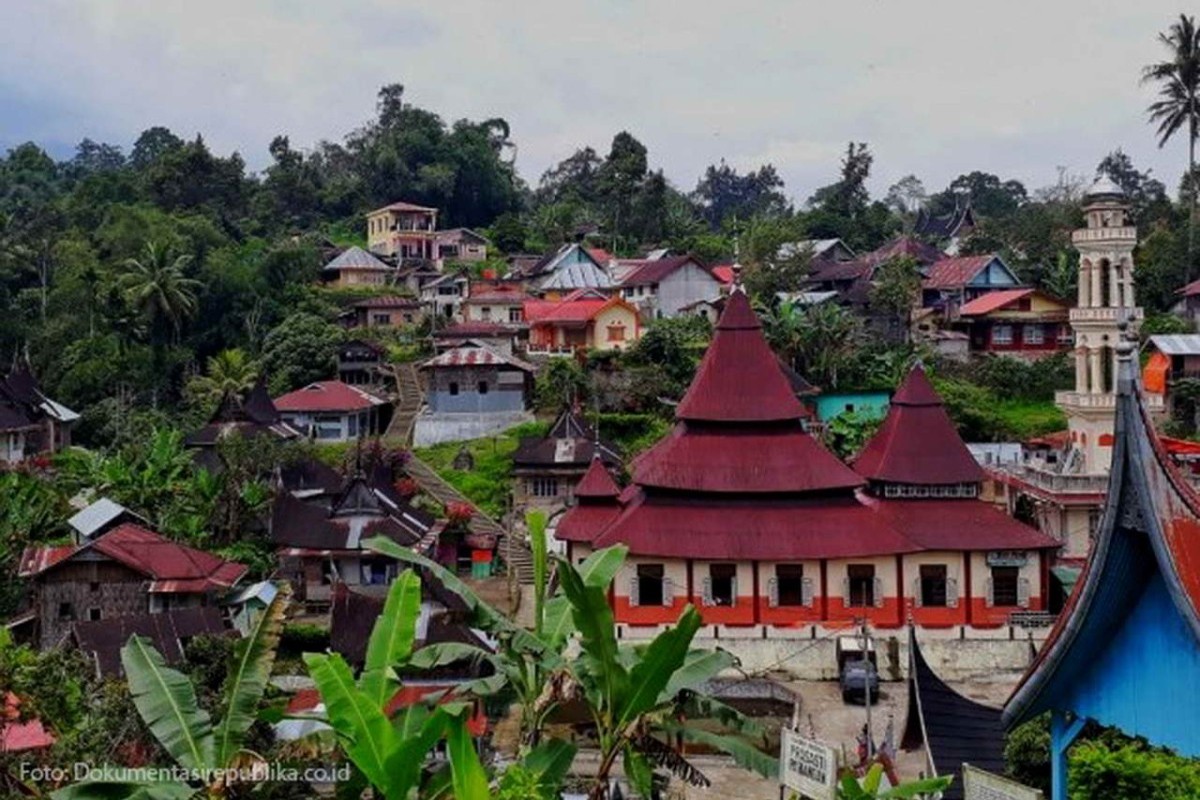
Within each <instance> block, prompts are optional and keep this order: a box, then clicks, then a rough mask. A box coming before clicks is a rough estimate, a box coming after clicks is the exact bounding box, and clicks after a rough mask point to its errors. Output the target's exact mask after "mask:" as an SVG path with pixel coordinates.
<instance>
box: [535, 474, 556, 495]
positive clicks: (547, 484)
mask: <svg viewBox="0 0 1200 800" xmlns="http://www.w3.org/2000/svg"><path fill="white" fill-rule="evenodd" d="M529 493H530V494H531V495H533V496H534V497H558V478H531V479H530V481H529Z"/></svg>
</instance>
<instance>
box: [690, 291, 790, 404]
mask: <svg viewBox="0 0 1200 800" xmlns="http://www.w3.org/2000/svg"><path fill="white" fill-rule="evenodd" d="M803 416H804V408H803V406H801V404H800V401H799V400H797V399H796V395H795V394H794V393H793V392H792V387H791V386H790V385H789V383H788V380H787V378H786V377H785V376H784V374H783V370H782V369H780V367H779V361H778V359H776V357H775V354H774V353H773V352H771V348H770V346H768V345H767V340H766V339H765V338H764V337H763V333H762V324H761V323H760V322H759V321H758V317H757V316H756V315H755V313H754V310H753V309H752V308H751V307H750V300H749V298H748V297H746V293H745V292H744V291H741V290H737V289H735V290H734V291H733V293H731V294H730V295H729V300H728V301H727V302H726V304H725V311H724V313H722V314H721V318H720V320H718V321H717V326H716V329H715V330H714V333H713V339H712V342H711V343H710V344H709V346H708V351H707V352H706V353H705V354H704V359H703V360H702V361H701V362H700V368H699V369H698V370H697V371H696V377H695V379H694V380H693V381H692V385H691V387H689V388H688V391H687V394H685V395H684V396H683V401H682V402H680V404H679V407H678V408H677V409H676V410H675V417H676V418H677V419H681V420H689V421H698V422H780V421H788V420H797V419H800V418H801V417H803Z"/></svg>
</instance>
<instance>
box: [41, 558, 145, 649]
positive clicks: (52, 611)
mask: <svg viewBox="0 0 1200 800" xmlns="http://www.w3.org/2000/svg"><path fill="white" fill-rule="evenodd" d="M146 587H147V582H146V579H145V577H144V576H142V575H140V574H139V573H137V572H134V571H133V570H131V569H129V568H127V567H125V566H123V565H121V564H118V563H116V562H113V561H109V560H103V561H80V562H72V563H68V564H62V565H60V566H58V567H55V568H54V569H52V570H51V571H49V572H48V573H46V574H45V575H42V576H41V577H39V578H36V579H35V583H34V609H35V610H36V611H37V615H38V644H39V647H41V648H42V649H46V648H49V647H54V646H56V645H57V644H58V643H59V642H61V641H63V640H64V639H65V638H66V636H67V635H68V634H69V633H70V631H71V625H73V624H74V623H76V622H86V621H88V620H90V619H91V614H90V612H91V610H92V609H97V610H99V613H100V619H108V618H110V617H118V616H123V615H128V614H145V613H147V612H148V611H150V610H151V609H150V604H149V593H148V592H147V591H146ZM64 605H69V610H68V609H67V608H65V607H64ZM67 611H69V613H66V614H65V615H64V613H62V612H67Z"/></svg>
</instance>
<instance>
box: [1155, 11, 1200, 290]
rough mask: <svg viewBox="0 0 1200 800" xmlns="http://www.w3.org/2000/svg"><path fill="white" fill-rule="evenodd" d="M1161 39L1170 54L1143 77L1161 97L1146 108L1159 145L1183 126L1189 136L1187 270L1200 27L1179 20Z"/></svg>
mask: <svg viewBox="0 0 1200 800" xmlns="http://www.w3.org/2000/svg"><path fill="white" fill-rule="evenodd" d="M1158 40H1159V41H1160V42H1162V43H1163V45H1164V46H1166V48H1167V50H1168V51H1170V58H1169V59H1168V60H1166V61H1159V62H1158V63H1156V64H1151V65H1149V66H1148V67H1146V68H1145V69H1144V70H1143V71H1142V81H1143V82H1146V83H1156V84H1158V87H1159V88H1158V100H1156V101H1155V102H1153V103H1151V104H1150V107H1149V108H1148V109H1147V111H1148V112H1149V114H1150V121H1151V122H1153V123H1157V125H1158V146H1159V147H1163V146H1164V145H1166V143H1167V142H1168V141H1170V140H1171V138H1172V137H1173V136H1174V135H1175V134H1176V133H1178V132H1179V131H1180V130H1184V129H1186V130H1187V137H1188V180H1187V185H1188V186H1189V194H1190V195H1191V196H1190V197H1189V198H1188V203H1189V207H1188V270H1189V278H1190V270H1191V268H1192V266H1193V265H1194V262H1193V260H1192V259H1193V254H1194V248H1195V240H1196V236H1195V229H1196V141H1197V138H1198V137H1200V29H1197V27H1196V19H1195V17H1188V16H1186V15H1183V14H1180V15H1179V20H1178V21H1177V22H1175V23H1173V24H1172V25H1171V27H1170V28H1168V29H1167V32H1166V33H1160V34H1159V35H1158Z"/></svg>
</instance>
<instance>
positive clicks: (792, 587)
mask: <svg viewBox="0 0 1200 800" xmlns="http://www.w3.org/2000/svg"><path fill="white" fill-rule="evenodd" d="M775 589H776V592H778V596H779V599H778V605H781V606H802V605H804V604H805V603H804V565H803V564H776V565H775Z"/></svg>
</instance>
